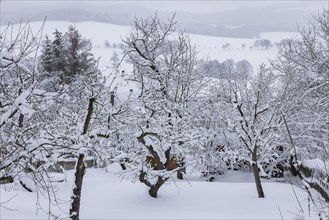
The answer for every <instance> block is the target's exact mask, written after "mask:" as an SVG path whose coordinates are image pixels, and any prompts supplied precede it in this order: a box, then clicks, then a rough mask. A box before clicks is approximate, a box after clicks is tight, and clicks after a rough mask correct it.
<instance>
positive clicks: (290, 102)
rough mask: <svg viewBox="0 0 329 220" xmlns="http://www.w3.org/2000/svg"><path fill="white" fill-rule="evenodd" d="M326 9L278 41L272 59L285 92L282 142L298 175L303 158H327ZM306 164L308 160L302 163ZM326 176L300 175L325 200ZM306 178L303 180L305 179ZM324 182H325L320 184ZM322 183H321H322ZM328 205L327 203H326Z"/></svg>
mask: <svg viewBox="0 0 329 220" xmlns="http://www.w3.org/2000/svg"><path fill="white" fill-rule="evenodd" d="M328 16H329V11H328V10H324V11H323V13H322V14H320V15H318V16H316V17H314V19H313V21H311V22H310V23H309V26H308V27H306V28H304V29H301V30H300V38H298V39H294V40H289V41H286V42H285V43H284V44H282V45H281V49H280V51H279V58H278V59H277V60H276V61H275V62H274V63H273V66H274V68H275V69H276V70H277V71H278V72H279V74H281V82H282V86H283V89H284V90H285V93H286V96H285V100H284V102H285V103H286V105H285V108H284V109H283V112H282V114H283V115H284V117H285V121H286V126H285V127H286V130H285V134H286V135H285V136H286V143H287V144H289V146H291V148H292V152H293V155H294V156H293V157H292V162H291V165H292V166H291V168H292V170H293V171H294V172H293V174H294V175H298V173H299V176H300V177H302V176H301V174H302V173H301V172H298V171H299V170H301V167H303V166H300V165H301V164H303V161H304V160H315V159H316V160H321V161H323V164H326V163H327V162H328V149H329V114H328V112H329V53H328V51H329V34H328V33H329V20H328ZM305 164H309V163H305ZM326 175H327V176H316V177H315V176H314V178H313V179H306V178H305V179H304V180H303V181H302V182H303V183H307V184H308V185H307V186H306V188H310V187H311V188H314V189H316V190H317V191H318V192H319V193H320V194H321V196H322V197H323V198H325V199H326V201H327V204H328V201H329V196H328V195H329V191H328V190H326V189H328V182H327V183H325V181H326V180H325V179H328V177H329V176H328V173H327V174H326ZM305 180H306V181H305ZM324 183H325V184H324ZM323 184H324V185H323ZM327 206H328V205H327Z"/></svg>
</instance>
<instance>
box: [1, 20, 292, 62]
mask: <svg viewBox="0 0 329 220" xmlns="http://www.w3.org/2000/svg"><path fill="white" fill-rule="evenodd" d="M69 25H74V26H75V27H77V29H78V30H79V32H80V33H81V34H82V36H83V37H85V38H87V39H91V41H92V43H93V45H94V48H93V51H92V52H93V53H94V54H95V56H96V57H100V58H101V59H100V64H101V65H106V64H108V63H109V60H110V58H111V56H112V53H113V49H109V48H105V46H104V42H105V40H107V41H109V42H110V43H111V44H112V43H116V44H118V43H121V42H122V39H124V38H125V37H126V35H127V34H128V33H129V30H130V27H128V26H119V25H113V24H107V23H99V22H80V23H69V22H64V21H47V22H46V23H45V26H44V29H43V34H44V35H45V34H47V35H49V36H50V37H52V33H53V32H54V31H55V29H57V30H59V31H60V32H62V33H65V32H66V31H67V29H68V26H69ZM30 26H31V27H32V29H33V30H35V32H36V31H37V30H38V29H40V27H41V26H42V22H31V23H30ZM15 27H18V25H15ZM4 28H5V26H1V30H4ZM296 35H297V33H291V32H266V33H261V36H260V38H261V39H269V40H270V41H271V42H272V44H273V43H275V42H280V41H281V40H282V39H287V38H293V37H296ZM190 36H191V39H192V43H194V44H195V45H196V46H197V49H198V51H200V53H199V54H200V57H202V58H209V59H218V60H219V61H220V62H223V61H224V60H226V59H233V60H235V61H239V60H242V59H246V60H248V61H249V62H250V63H251V64H252V65H253V66H254V68H257V66H258V65H260V64H262V63H268V59H274V58H275V57H276V54H277V49H276V48H275V47H272V48H270V49H268V50H258V49H255V48H253V49H250V47H251V46H253V43H254V42H255V40H256V39H244V38H225V37H211V36H204V35H194V34H191V35H190ZM225 43H229V44H230V45H231V46H230V48H229V49H222V45H223V44H225ZM242 44H245V45H246V48H245V49H243V48H242Z"/></svg>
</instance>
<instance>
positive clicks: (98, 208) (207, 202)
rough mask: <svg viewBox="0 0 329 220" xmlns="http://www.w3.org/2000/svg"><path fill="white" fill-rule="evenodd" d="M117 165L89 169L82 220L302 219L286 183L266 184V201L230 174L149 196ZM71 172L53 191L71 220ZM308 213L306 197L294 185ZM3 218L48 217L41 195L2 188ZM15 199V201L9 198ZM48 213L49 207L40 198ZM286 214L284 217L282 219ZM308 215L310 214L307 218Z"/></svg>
mask: <svg viewBox="0 0 329 220" xmlns="http://www.w3.org/2000/svg"><path fill="white" fill-rule="evenodd" d="M116 171H117V167H115V168H113V166H112V168H110V169H109V171H108V172H106V171H105V170H104V169H88V170H87V172H86V175H85V179H84V184H83V189H82V200H81V202H82V204H81V213H80V217H81V219H281V218H283V219H298V215H299V213H300V208H299V205H298V201H297V199H296V197H295V195H294V192H293V190H292V187H291V185H290V184H287V183H275V182H264V190H265V196H266V197H265V198H263V199H259V198H257V193H256V188H255V184H254V183H253V181H252V176H251V174H248V173H242V174H241V173H240V174H237V173H228V174H226V175H225V176H224V177H221V178H219V179H217V181H216V182H205V181H204V180H203V179H202V178H199V177H189V178H188V179H189V180H188V181H186V180H176V179H175V180H171V181H170V182H169V183H167V184H166V185H165V186H163V187H162V188H161V189H160V191H159V197H158V198H157V199H154V198H151V197H150V196H149V195H148V193H147V188H146V187H145V186H144V185H143V184H141V183H139V182H136V183H133V182H132V181H131V180H127V179H124V180H122V179H121V178H120V177H119V176H118V175H115V173H116ZM72 181H73V172H72V171H69V172H68V173H67V182H62V183H57V184H56V187H55V190H56V192H57V193H56V194H57V196H58V203H59V204H60V205H59V206H60V207H61V209H62V211H61V210H60V209H58V208H56V207H54V206H52V211H53V212H54V213H56V214H58V215H60V217H61V218H65V217H67V216H68V214H67V212H68V209H69V202H68V201H69V197H70V195H71V190H72V186H73V182H72ZM294 189H295V192H296V195H297V198H298V200H299V202H300V203H301V204H302V206H303V209H304V211H306V210H307V195H306V193H305V192H304V191H302V190H301V189H299V188H296V187H294ZM0 190H1V191H0V192H1V194H0V195H1V202H2V203H3V202H5V201H7V200H8V202H7V203H5V204H3V206H5V207H7V208H9V209H11V210H9V209H7V208H4V207H1V208H0V219H45V218H47V214H46V213H44V212H42V211H40V210H39V211H38V212H37V208H36V205H37V203H36V201H37V194H36V193H35V192H32V193H30V192H27V191H24V189H22V188H21V187H20V186H19V185H16V184H7V185H2V186H1V188H0ZM11 198H12V199H11ZM40 202H41V205H42V207H43V208H44V210H45V211H47V210H48V204H47V202H46V201H45V199H44V198H43V197H42V196H41V195H40ZM281 215H282V216H281ZM305 216H306V217H307V214H305Z"/></svg>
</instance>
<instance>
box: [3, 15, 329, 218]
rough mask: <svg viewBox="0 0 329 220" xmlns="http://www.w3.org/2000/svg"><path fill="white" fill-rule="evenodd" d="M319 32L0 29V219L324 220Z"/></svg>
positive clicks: (324, 44)
mask: <svg viewBox="0 0 329 220" xmlns="http://www.w3.org/2000/svg"><path fill="white" fill-rule="evenodd" d="M328 31H329V20H328V10H324V11H323V13H322V14H319V15H318V16H317V17H316V18H314V21H313V23H310V24H309V26H308V27H306V28H305V29H302V30H301V32H300V33H289V32H267V33H261V34H260V38H259V39H247V38H246V39H242V38H222V37H210V36H202V35H195V34H188V33H186V32H183V31H181V30H180V29H179V28H178V27H177V25H176V23H175V17H172V18H168V19H167V20H161V19H159V18H158V17H157V15H154V16H152V17H145V18H136V19H135V21H134V22H133V23H132V25H131V27H127V26H118V25H112V24H105V23H97V22H81V23H74V24H72V23H68V22H62V21H47V22H44V23H43V22H31V23H28V24H16V25H13V26H8V27H7V26H1V39H0V52H1V56H0V68H1V73H0V90H1V94H0V113H1V117H0V119H1V120H0V129H1V139H0V219H47V218H49V219H67V218H71V219H317V218H318V219H329V185H328V184H329V172H328V169H329V166H328V163H329V161H328V158H329V154H328V152H329V148H328V147H329V145H328V144H329V117H328V115H329V114H328V111H329V100H328V97H329V35H328Z"/></svg>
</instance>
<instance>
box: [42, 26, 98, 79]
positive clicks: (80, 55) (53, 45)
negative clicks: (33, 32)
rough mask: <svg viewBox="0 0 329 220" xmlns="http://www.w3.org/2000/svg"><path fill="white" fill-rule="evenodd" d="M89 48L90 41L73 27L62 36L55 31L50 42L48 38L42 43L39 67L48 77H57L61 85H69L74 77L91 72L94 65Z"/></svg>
mask: <svg viewBox="0 0 329 220" xmlns="http://www.w3.org/2000/svg"><path fill="white" fill-rule="evenodd" d="M91 47H92V45H91V42H90V40H87V39H85V38H82V36H81V34H80V33H79V31H78V30H77V29H76V28H75V27H73V26H69V28H68V31H67V32H66V33H65V34H64V35H63V34H62V33H61V32H59V31H58V30H56V31H55V32H54V40H53V41H52V42H51V41H50V39H49V38H48V37H46V39H45V40H44V42H43V51H42V55H41V57H40V59H41V62H40V63H41V66H42V68H43V69H44V70H45V71H47V72H48V73H49V74H50V75H54V74H55V75H58V77H59V79H60V83H61V84H69V83H70V82H71V81H72V79H73V78H74V76H75V75H77V74H88V73H90V72H91V69H92V67H93V65H95V63H96V61H95V58H94V57H93V56H92V54H91V53H90V50H91Z"/></svg>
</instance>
